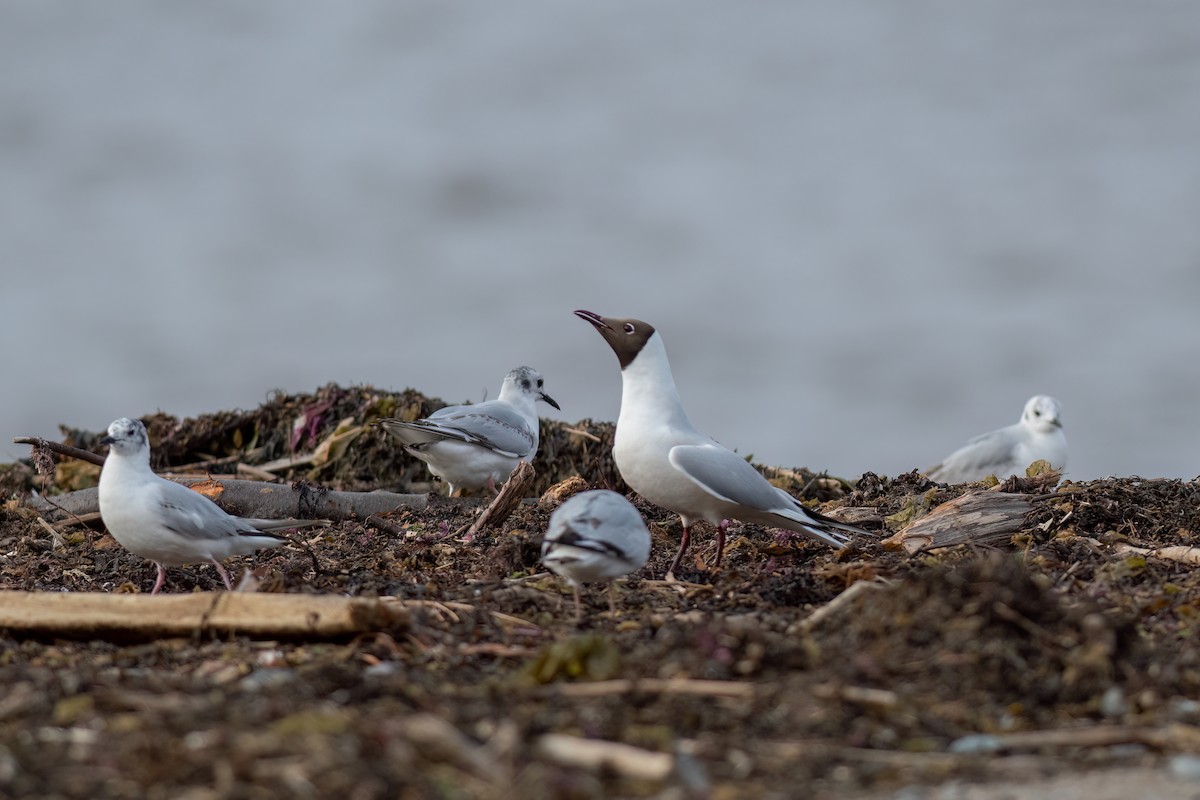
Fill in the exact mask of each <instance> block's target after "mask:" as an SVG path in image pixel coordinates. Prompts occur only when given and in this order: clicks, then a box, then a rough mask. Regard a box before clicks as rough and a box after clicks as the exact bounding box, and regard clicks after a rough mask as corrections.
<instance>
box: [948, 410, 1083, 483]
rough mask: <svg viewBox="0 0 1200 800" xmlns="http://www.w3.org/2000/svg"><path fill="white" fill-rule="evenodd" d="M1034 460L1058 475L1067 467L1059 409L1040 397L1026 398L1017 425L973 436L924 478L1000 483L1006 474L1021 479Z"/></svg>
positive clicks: (1065, 446) (1065, 438)
mask: <svg viewBox="0 0 1200 800" xmlns="http://www.w3.org/2000/svg"><path fill="white" fill-rule="evenodd" d="M1038 459H1045V460H1046V461H1048V462H1050V466H1051V467H1052V468H1053V469H1054V470H1055V471H1056V472H1060V473H1061V472H1062V471H1063V470H1064V469H1066V466H1067V435H1066V434H1065V433H1063V429H1062V407H1061V406H1060V405H1059V402H1058V401H1057V400H1055V399H1054V398H1053V397H1049V396H1047V395H1044V394H1039V395H1035V396H1033V397H1031V398H1029V400H1028V402H1026V403H1025V410H1024V412H1023V413H1022V414H1021V421H1020V422H1018V423H1017V424H1015V425H1009V426H1008V427H1007V428H1001V429H999V430H996V431H992V432H991V433H985V434H983V435H982V436H976V437H975V438H974V439H972V440H971V441H969V442H967V444H966V445H964V446H963V447H961V448H959V449H958V450H955V451H954V452H953V453H951V454H950V455H949V456H947V457H946V460H945V461H943V462H942V463H940V464H938V465H937V466H935V467H932V468H930V469H929V470H926V472H925V475H926V477H928V478H929V479H930V480H934V481H937V482H939V483H970V482H971V481H980V480H983V479H984V478H986V477H987V476H989V475H995V476H996V477H997V478H999V479H1000V480H1004V479H1005V478H1007V477H1009V476H1010V475H1020V476H1022V477H1023V476H1024V475H1025V469H1026V467H1028V466H1029V465H1030V464H1032V463H1033V462H1034V461H1037V460H1038Z"/></svg>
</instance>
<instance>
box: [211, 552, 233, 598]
mask: <svg viewBox="0 0 1200 800" xmlns="http://www.w3.org/2000/svg"><path fill="white" fill-rule="evenodd" d="M212 562H213V566H214V567H216V568H217V572H219V573H221V580H223V581H225V588H226V589H228V590H229V591H231V592H232V591H233V583H232V582H231V581H230V580H229V573H228V572H226V571H225V567H223V566H221V562H220V561H217V560H216V559H215V558H214V559H212Z"/></svg>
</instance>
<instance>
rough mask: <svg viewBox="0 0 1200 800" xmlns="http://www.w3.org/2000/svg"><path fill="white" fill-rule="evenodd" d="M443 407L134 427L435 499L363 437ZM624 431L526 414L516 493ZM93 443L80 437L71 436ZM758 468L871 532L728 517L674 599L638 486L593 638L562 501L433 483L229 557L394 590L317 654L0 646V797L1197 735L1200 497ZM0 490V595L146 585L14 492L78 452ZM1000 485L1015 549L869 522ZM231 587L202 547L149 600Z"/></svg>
mask: <svg viewBox="0 0 1200 800" xmlns="http://www.w3.org/2000/svg"><path fill="white" fill-rule="evenodd" d="M440 405H441V404H440V403H439V401H436V400H430V399H428V398H426V397H424V396H422V395H420V394H419V393H417V392H412V391H409V392H403V393H388V392H380V391H377V390H374V389H372V388H370V387H354V388H341V387H336V386H326V387H323V388H322V389H320V390H318V391H317V392H316V393H314V394H311V395H299V396H283V395H279V396H276V397H273V398H271V399H270V400H269V401H268V402H267V403H265V404H264V405H263V406H262V407H261V408H259V409H257V410H254V411H250V412H224V413H220V414H212V415H205V416H202V417H199V418H197V419H194V420H179V419H176V418H174V417H170V416H168V415H165V414H158V415H154V416H153V417H149V418H146V422H147V424H148V426H149V428H150V433H151V438H152V441H153V443H154V453H155V458H156V467H158V468H159V469H160V470H161V469H168V468H170V469H174V470H177V471H179V470H180V468H183V470H182V471H190V472H198V473H202V474H211V475H222V474H235V473H237V474H243V475H244V474H256V473H255V470H257V471H258V474H260V475H261V474H262V473H267V474H270V475H276V476H278V478H279V479H281V480H283V481H296V480H303V481H309V482H314V483H320V484H322V485H327V486H329V487H331V488H337V489H344V490H350V491H372V490H375V489H393V490H394V489H403V490H409V491H412V490H415V491H424V490H426V489H428V488H430V486H429V483H428V476H427V473H426V472H425V471H424V468H423V466H422V465H421V464H420V463H419V462H416V461H414V460H412V459H410V458H408V457H407V456H405V455H404V454H403V452H402V451H400V449H399V448H397V447H396V446H395V445H394V444H393V443H392V442H391V441H390V440H389V439H388V437H387V436H386V435H385V434H384V433H383V432H382V431H380V430H379V429H377V428H375V427H372V426H371V422H372V421H374V420H375V419H378V418H379V417H381V416H404V417H406V418H416V417H419V416H423V415H425V414H428V413H429V412H431V411H433V410H434V409H436V408H437V407H440ZM612 430H613V429H612V425H611V424H608V423H598V422H592V421H584V422H580V423H578V424H577V425H565V424H562V423H551V422H546V421H544V422H543V428H542V437H543V439H542V441H543V445H542V450H541V453H540V454H539V457H538V459H537V463H536V465H535V466H536V469H537V472H538V475H537V479H536V483H535V488H534V490H533V492H532V494H536V495H539V496H540V495H542V494H543V493H544V492H546V491H547V490H548V489H550V487H552V486H553V485H555V484H558V483H559V482H561V481H563V480H567V479H569V478H572V477H576V476H577V477H579V478H582V484H583V485H587V486H591V487H610V488H616V489H618V490H623V489H624V487H623V486H622V484H621V483H620V479H619V476H617V474H616V471H615V468H614V466H613V464H612V461H611V456H610V449H611V441H612ZM101 436H102V433H100V432H85V431H77V430H64V438H65V439H66V440H67V441H68V442H69V443H71V444H74V445H76V446H79V447H83V448H95V447H96V443H97V442H98V440H99V438H100V437H101ZM322 447H324V449H323V450H322ZM317 452H323V453H324V455H322V456H321V457H320V458H309V456H311V455H312V454H314V453H317ZM289 460H290V461H291V462H294V463H291V465H288V463H287V462H289ZM44 466H45V465H43V467H44ZM239 467H240V468H241V472H240V473H239ZM762 469H763V472H764V474H766V475H767V476H768V477H769V478H770V479H771V480H772V481H774V482H775V483H776V484H777V485H780V486H782V487H783V488H785V489H787V490H788V491H791V492H792V493H793V494H796V495H797V496H799V497H801V498H802V499H804V500H805V501H806V502H811V503H814V504H820V508H821V510H822V511H823V512H825V513H830V514H835V515H844V516H845V518H847V519H854V520H855V521H856V523H857V524H863V525H865V526H867V527H869V528H872V529H874V530H878V531H879V532H880V533H881V534H882V535H881V537H880V538H879V539H872V540H863V541H858V542H856V543H854V545H853V546H851V547H848V548H846V549H845V550H842V551H837V552H834V551H831V550H829V549H828V548H825V547H823V546H822V545H819V544H816V543H813V542H812V541H810V540H808V539H806V538H804V537H801V536H796V535H793V534H790V533H786V532H781V531H772V530H768V529H764V528H761V527H759V526H754V525H743V526H740V527H735V528H733V529H731V535H730V541H729V544H728V545H727V548H726V561H725V563H724V565H723V567H722V569H721V570H720V571H719V572H711V571H708V570H707V569H706V567H705V564H706V561H705V558H706V557H707V556H710V555H711V549H712V545H713V537H712V536H710V535H708V534H706V533H705V532H704V531H703V530H701V531H700V532H699V533H698V535H697V537H696V539H695V545H696V547H695V552H694V558H693V559H690V560H689V561H688V562H687V563H685V564H684V568H683V569H682V570H681V571H680V574H679V577H680V578H681V581H680V582H677V583H666V582H663V581H662V580H659V578H661V576H662V575H663V574H664V572H665V570H666V567H667V565H668V564H669V562H670V558H671V556H672V555H673V553H674V546H675V542H676V541H677V537H678V534H679V523H678V518H677V517H674V516H673V515H671V514H669V513H667V512H664V511H662V510H661V509H657V508H655V507H653V506H649V505H647V504H645V503H642V502H641V501H640V500H639V501H637V505H638V508H639V510H640V511H641V512H642V513H643V515H644V516H645V517H646V519H647V522H648V524H649V527H650V530H651V533H652V536H653V537H654V540H655V541H654V548H653V552H652V556H651V562H650V563H649V564H648V565H647V567H646V568H645V569H644V570H642V571H640V572H639V573H637V574H636V575H634V576H632V577H631V578H630V579H628V580H625V581H621V582H619V583H618V589H617V603H618V614H617V616H616V617H615V618H614V617H611V616H609V614H608V613H607V601H606V599H605V597H604V596H603V594H602V593H601V592H598V591H597V592H593V591H588V592H585V595H584V599H585V604H586V611H587V613H586V614H585V617H584V619H583V620H582V621H578V622H577V621H576V619H575V617H574V612H573V603H572V599H571V590H570V587H569V586H568V585H567V584H566V583H565V582H564V581H561V580H560V579H558V578H556V577H554V576H552V575H549V574H547V573H545V572H544V571H543V570H542V569H541V566H540V564H539V561H538V556H539V545H540V537H541V533H542V531H544V530H545V527H546V523H547V520H548V518H549V514H550V512H551V511H552V510H553V501H552V500H549V499H548V500H546V501H545V502H542V503H537V502H527V503H524V504H521V505H520V506H518V507H517V509H516V510H515V511H514V512H513V513H512V515H511V516H509V517H508V518H507V520H505V521H504V522H503V524H502V525H499V526H496V527H492V528H486V529H484V530H482V531H480V532H479V533H477V534H475V535H464V534H463V531H464V530H465V529H466V528H467V526H468V525H469V523H470V522H471V521H472V520H473V519H474V517H475V515H476V514H477V513H478V511H479V508H480V501H472V500H465V501H451V500H445V499H442V500H434V501H431V502H429V503H427V504H426V505H425V506H424V507H423V508H398V509H396V510H395V511H392V512H390V513H387V514H380V515H374V516H371V517H369V518H363V519H357V518H350V519H345V520H341V521H339V522H337V523H334V524H331V525H329V526H328V527H325V528H319V529H316V530H314V531H311V532H306V533H304V534H301V538H302V544H303V546H300V547H297V548H281V549H279V550H273V551H265V552H262V553H260V554H258V555H257V556H255V557H254V558H252V559H241V560H233V561H231V562H230V567H231V569H233V570H237V569H241V568H242V567H246V568H248V569H252V573H253V575H254V577H255V584H256V586H257V589H258V591H270V592H279V593H291V594H304V595H335V596H341V595H350V596H355V597H373V596H387V597H395V598H398V600H397V601H395V602H397V603H400V604H402V605H403V607H404V608H405V609H407V612H408V615H409V616H408V617H407V619H408V623H407V625H406V627H404V628H403V629H398V630H384V629H380V630H375V631H372V632H368V633H364V634H361V635H359V636H356V637H354V638H352V639H348V640H333V641H327V640H306V639H304V638H303V637H301V638H298V639H289V640H272V641H263V640H259V639H254V638H251V637H248V636H214V635H212V634H211V633H205V632H203V631H199V630H198V631H196V632H195V633H194V634H193V635H192V636H190V637H184V638H172V639H157V640H150V641H119V640H116V639H113V640H98V639H89V640H74V639H68V638H62V637H59V636H55V635H53V634H52V633H49V634H47V633H44V632H43V633H41V634H38V635H31V634H28V633H20V632H17V631H7V632H0V685H3V686H4V687H5V691H4V693H3V696H2V697H0V720H3V721H4V725H3V726H2V727H0V795H8V796H19V795H41V796H59V797H77V796H88V797H126V796H148V797H157V796H161V797H168V796H169V797H194V798H200V797H247V798H250V797H270V796H277V795H278V794H281V793H282V794H293V795H304V796H308V795H312V796H328V795H330V794H332V793H344V794H345V795H346V796H347V797H353V798H375V797H394V796H405V797H408V796H411V797H428V796H433V797H440V796H452V797H465V798H498V797H507V796H510V795H512V794H520V795H529V796H545V797H611V796H631V797H632V796H655V797H663V796H669V797H706V796H711V797H740V796H767V797H770V796H776V797H787V796H796V794H797V793H798V792H799V793H804V794H808V795H809V796H814V797H836V796H845V795H846V794H847V793H849V792H857V793H860V794H862V793H867V792H872V791H878V792H884V791H894V790H895V789H896V788H897V787H900V786H919V785H931V784H937V783H939V782H941V781H945V780H947V779H949V778H955V779H957V780H968V781H969V780H986V779H990V778H997V777H1006V776H1010V775H1012V774H1014V773H1021V774H1033V773H1037V774H1045V773H1053V772H1062V771H1068V772H1070V771H1077V770H1082V769H1088V768H1093V767H1096V766H1098V765H1105V766H1120V767H1123V768H1128V769H1133V768H1143V769H1146V768H1148V769H1151V770H1160V769H1161V768H1163V765H1164V764H1166V763H1168V762H1169V760H1170V759H1171V758H1174V757H1179V756H1186V755H1188V754H1193V753H1200V702H1197V701H1198V700H1200V649H1198V648H1197V646H1196V641H1197V638H1198V637H1197V633H1198V631H1197V625H1198V623H1200V577H1198V576H1197V574H1196V573H1195V568H1194V565H1195V563H1196V555H1197V553H1198V552H1200V551H1197V550H1196V546H1197V543H1196V541H1195V540H1196V537H1197V534H1198V532H1200V487H1198V486H1197V484H1196V483H1195V482H1188V481H1178V480H1143V479H1140V478H1124V479H1108V480H1102V481H1093V482H1086V483H1072V482H1063V483H1057V482H1056V480H1055V479H1053V478H1050V479H1047V478H1046V477H1045V476H1035V477H1034V478H1030V479H1012V480H1010V481H1007V482H1006V483H1005V484H1003V485H1000V486H993V487H987V486H982V485H981V486H973V487H962V486H959V487H945V486H939V485H937V484H932V483H930V482H929V481H927V480H926V479H924V478H923V477H922V476H920V475H917V474H915V473H911V474H908V475H900V476H896V477H894V478H888V477H881V476H877V475H873V474H867V475H864V476H862V477H861V478H860V479H859V480H857V481H853V482H851V481H846V480H842V479H839V478H836V477H831V476H828V475H823V474H819V473H813V472H812V471H809V470H807V469H787V468H762ZM2 474H3V477H2V480H3V488H4V491H5V492H6V493H7V495H8V498H10V499H9V502H8V503H7V504H6V505H5V506H4V508H3V509H2V510H0V587H2V588H4V589H8V590H23V591H31V592H139V591H146V590H147V589H148V587H149V586H150V585H151V583H152V581H153V574H154V568H153V566H152V565H150V564H149V563H147V562H144V561H142V560H141V559H138V558H136V557H134V556H132V555H130V554H128V553H126V552H124V551H123V550H122V549H121V548H120V547H119V546H117V545H116V543H115V542H114V541H113V540H112V539H111V537H109V536H107V535H106V534H105V533H104V530H103V526H102V524H101V523H100V522H98V521H87V523H86V524H83V525H80V524H77V523H75V524H73V523H72V521H71V520H69V519H65V518H63V519H60V518H58V517H55V516H53V515H49V514H46V513H42V512H38V511H35V510H32V509H31V508H30V507H29V506H28V504H27V503H25V502H24V500H25V499H26V498H27V497H28V496H29V493H30V492H31V491H32V490H33V489H36V490H37V491H39V492H42V493H53V492H55V491H66V490H71V489H80V488H83V487H85V486H87V485H88V483H89V482H90V481H91V482H94V479H95V468H94V467H92V466H91V465H75V466H71V464H70V463H69V462H67V461H62V462H60V463H59V464H58V465H57V467H56V468H53V469H51V470H50V471H49V472H47V473H45V474H39V473H38V472H37V470H36V469H35V466H34V463H33V462H32V461H31V462H28V463H20V464H15V465H11V466H8V467H5V468H3V470H2ZM262 477H264V478H265V477H266V475H262ZM988 491H992V492H997V493H1003V494H1004V495H1019V496H1021V497H1023V498H1025V501H1026V502H1025V503H1024V504H1023V505H1021V506H1020V507H1021V508H1022V511H1021V515H1020V516H1019V517H1017V518H1015V519H1014V520H1013V530H1014V533H1012V534H1011V535H1010V536H1008V537H1007V538H1006V539H1005V540H1004V541H1002V542H999V543H993V544H980V543H966V544H960V545H956V546H953V547H935V548H926V549H921V550H917V551H914V552H910V551H909V550H908V549H905V548H904V547H903V546H901V545H900V544H899V543H898V539H897V538H896V537H894V536H893V537H892V538H884V537H886V536H888V535H889V534H899V533H901V532H903V531H904V530H906V529H908V528H909V527H910V526H911V525H913V524H914V523H916V522H918V521H920V520H921V519H923V518H927V517H928V516H929V515H930V513H931V512H933V511H934V510H935V509H938V508H942V509H945V508H946V505H945V504H946V503H948V502H953V501H956V500H961V499H962V498H964V497H967V496H968V495H970V493H971V492H978V493H982V492H988ZM305 548H307V550H306V549H305ZM220 588H221V582H220V579H219V578H218V577H217V575H216V573H215V572H214V570H212V568H211V567H208V566H204V565H196V566H192V567H186V568H182V569H179V570H172V572H171V575H170V577H169V578H168V584H167V591H169V592H176V593H178V592H188V591H193V590H203V591H216V590H218V589H220Z"/></svg>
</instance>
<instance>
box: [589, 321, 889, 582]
mask: <svg viewBox="0 0 1200 800" xmlns="http://www.w3.org/2000/svg"><path fill="white" fill-rule="evenodd" d="M575 315H576V316H578V317H579V318H580V319H583V320H585V321H587V322H590V323H591V324H592V325H594V326H595V328H596V330H597V331H599V332H600V335H601V336H602V337H604V341H606V342H608V344H609V346H610V347H612V349H613V351H614V352H615V353H616V354H617V360H618V361H620V363H621V387H622V388H621V412H620V415H619V416H618V417H617V433H616V440H615V442H614V444H613V459H614V460H615V461H616V462H617V470H618V471H619V472H620V473H621V477H622V478H623V479H624V480H625V482H626V483H627V484H629V486H630V488H632V489H633V490H634V491H635V492H637V493H638V494H640V495H641V496H642V497H644V498H646V499H647V500H649V501H650V502H651V503H654V504H655V505H658V506H662V507H663V508H665V509H668V510H670V511H674V512H675V513H677V514H679V518H680V521H681V522H682V524H683V537H682V539H681V541H680V543H679V552H678V553H676V554H675V560H674V561H673V562H672V564H671V568H670V569H669V570H668V571H667V578H668V579H672V578H674V575H675V571H676V570H677V569H679V565H680V563H681V561H682V560H683V554H684V552H685V551H686V550H687V547H688V541H689V539H690V537H691V528H692V525H693V524H694V523H695V522H696V521H698V520H705V521H706V522H709V523H711V524H714V525H716V526H717V555H716V560H715V561H714V564H713V566H714V568H717V567H720V566H721V553H722V551H723V550H724V548H725V530H726V528H727V527H728V526H729V520H730V519H737V520H741V521H742V522H751V523H757V524H759V525H767V526H771V527H775V528H786V529H787V530H791V531H796V532H798V533H803V534H805V535H807V536H809V537H811V538H813V539H816V540H818V541H821V542H825V543H826V544H828V545H831V546H832V547H837V548H840V547H842V546H843V545H844V544H845V542H846V541H848V540H849V537H848V536H846V535H845V534H844V533H842V531H845V532H847V533H851V534H866V531H863V530H860V529H859V528H855V527H853V526H851V525H846V524H844V523H841V522H838V521H837V520H834V519H830V518H829V517H826V516H824V515H823V514H819V513H817V512H816V511H813V510H811V509H808V508H805V507H804V506H803V505H802V504H801V503H800V501H798V500H797V499H796V498H794V497H792V496H791V495H790V494H788V493H787V492H785V491H783V490H782V489H777V488H776V487H774V486H772V485H771V484H770V483H768V482H767V479H766V478H764V477H763V476H762V475H760V474H759V472H758V470H756V469H754V467H752V466H750V464H749V463H748V462H747V461H746V460H745V459H744V458H742V457H741V456H739V455H738V454H737V453H734V452H733V451H731V450H728V449H726V448H725V447H723V446H721V445H720V444H718V443H717V442H716V441H715V440H713V439H712V438H710V437H709V436H707V435H705V434H704V433H702V432H701V431H700V430H699V429H697V428H696V427H695V426H694V425H693V424H692V423H691V421H690V420H689V419H688V417H687V414H686V413H685V412H684V410H683V405H682V404H681V403H680V401H679V393H678V392H677V391H676V389H675V380H674V378H672V376H671V365H670V363H669V362H668V361H667V350H666V348H665V347H664V346H663V341H662V337H661V336H660V335H659V334H658V333H657V332H656V331H655V330H654V328H653V327H652V326H651V325H650V324H649V323H646V322H642V321H641V320H637V319H610V318H608V317H602V316H600V315H599V314H595V313H593V312H591V311H576V312H575Z"/></svg>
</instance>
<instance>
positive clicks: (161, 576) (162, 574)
mask: <svg viewBox="0 0 1200 800" xmlns="http://www.w3.org/2000/svg"><path fill="white" fill-rule="evenodd" d="M154 566H156V567H158V579H157V580H155V581H154V588H153V589H151V590H150V594H158V590H159V589H161V588H162V587H163V581H165V580H166V579H167V568H166V567H164V566H163V565H162V564H160V563H158V562H157V561H155V562H154Z"/></svg>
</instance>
